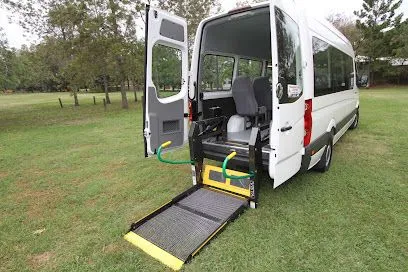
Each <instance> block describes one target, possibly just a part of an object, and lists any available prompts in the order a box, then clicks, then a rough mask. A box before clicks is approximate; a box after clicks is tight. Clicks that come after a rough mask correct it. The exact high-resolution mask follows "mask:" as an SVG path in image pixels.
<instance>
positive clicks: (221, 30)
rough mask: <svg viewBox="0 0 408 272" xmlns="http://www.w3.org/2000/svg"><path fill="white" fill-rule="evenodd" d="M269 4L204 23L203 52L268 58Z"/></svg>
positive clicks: (269, 52)
mask: <svg viewBox="0 0 408 272" xmlns="http://www.w3.org/2000/svg"><path fill="white" fill-rule="evenodd" d="M270 37H271V28H270V19H269V8H263V9H259V10H255V11H248V12H245V13H241V14H235V15H231V16H228V17H224V18H221V19H218V20H215V21H213V22H210V23H208V24H207V25H206V27H205V29H204V36H203V41H204V46H203V50H204V52H212V51H215V52H223V53H230V54H234V55H235V54H236V55H241V56H247V57H254V58H259V59H266V60H269V59H271V41H270Z"/></svg>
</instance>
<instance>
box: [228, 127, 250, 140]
mask: <svg viewBox="0 0 408 272" xmlns="http://www.w3.org/2000/svg"><path fill="white" fill-rule="evenodd" d="M251 130H252V129H247V130H243V131H239V132H228V133H227V138H228V141H233V142H241V143H249V138H250V137H251Z"/></svg>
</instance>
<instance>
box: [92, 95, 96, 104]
mask: <svg viewBox="0 0 408 272" xmlns="http://www.w3.org/2000/svg"><path fill="white" fill-rule="evenodd" d="M93 100H94V105H96V98H95V96H94V97H93Z"/></svg>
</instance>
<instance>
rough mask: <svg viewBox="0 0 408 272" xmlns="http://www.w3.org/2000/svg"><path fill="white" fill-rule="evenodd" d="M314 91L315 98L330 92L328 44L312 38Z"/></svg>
mask: <svg viewBox="0 0 408 272" xmlns="http://www.w3.org/2000/svg"><path fill="white" fill-rule="evenodd" d="M313 62H314V82H315V86H314V91H315V96H321V95H325V94H328V93H330V92H331V75H330V66H329V65H330V63H329V44H327V43H325V42H324V41H321V40H319V39H315V38H313Z"/></svg>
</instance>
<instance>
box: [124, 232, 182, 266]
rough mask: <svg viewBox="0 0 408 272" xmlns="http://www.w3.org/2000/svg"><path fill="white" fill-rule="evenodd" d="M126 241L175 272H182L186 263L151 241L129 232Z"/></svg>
mask: <svg viewBox="0 0 408 272" xmlns="http://www.w3.org/2000/svg"><path fill="white" fill-rule="evenodd" d="M124 238H125V240H127V241H128V242H130V243H132V244H133V245H135V246H137V247H138V248H140V249H141V250H143V251H144V252H146V253H147V254H149V255H150V256H152V257H153V258H155V259H156V260H159V261H160V262H162V263H163V264H165V265H167V266H168V267H170V268H171V269H173V270H176V271H178V270H180V269H181V267H182V266H183V264H184V262H183V261H182V260H180V259H179V258H177V257H174V256H173V255H171V254H170V253H168V252H166V251H164V250H163V249H161V248H160V247H158V246H156V245H154V244H152V243H150V242H149V241H147V240H145V239H143V238H142V237H140V236H139V235H137V234H136V233H134V232H132V231H131V232H129V233H127V234H126V235H125V237H124Z"/></svg>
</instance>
